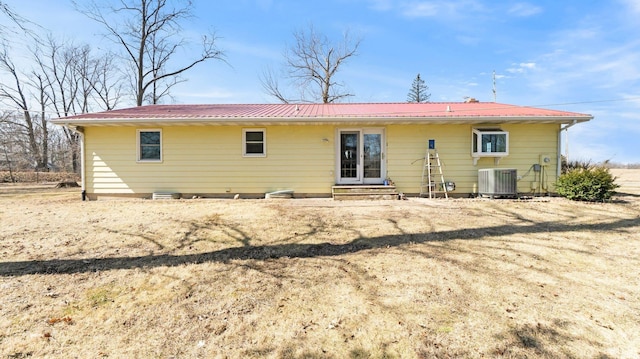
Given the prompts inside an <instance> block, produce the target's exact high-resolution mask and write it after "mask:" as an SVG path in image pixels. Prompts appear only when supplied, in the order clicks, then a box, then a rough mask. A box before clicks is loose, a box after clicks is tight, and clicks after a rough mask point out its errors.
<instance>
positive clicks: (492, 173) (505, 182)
mask: <svg viewBox="0 0 640 359" xmlns="http://www.w3.org/2000/svg"><path fill="white" fill-rule="evenodd" d="M478 194H479V195H481V196H489V197H491V198H493V197H496V196H500V197H507V196H509V197H517V196H518V174H517V170H516V169H515V168H486V169H480V170H478Z"/></svg>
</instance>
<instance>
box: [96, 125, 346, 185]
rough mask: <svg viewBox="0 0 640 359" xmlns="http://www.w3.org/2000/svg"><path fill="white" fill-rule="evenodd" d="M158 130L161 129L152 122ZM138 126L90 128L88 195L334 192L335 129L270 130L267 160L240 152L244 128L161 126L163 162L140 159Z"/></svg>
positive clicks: (292, 128) (274, 128) (267, 138)
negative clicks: (137, 157) (137, 139)
mask: <svg viewBox="0 0 640 359" xmlns="http://www.w3.org/2000/svg"><path fill="white" fill-rule="evenodd" d="M154 128H158V127H154ZM139 129H143V128H137V127H90V128H87V129H86V130H85V136H86V137H85V138H86V153H87V163H86V165H87V168H88V170H87V192H88V193H96V194H107V193H113V194H148V193H152V192H161V191H168V192H178V193H189V194H211V193H217V194H220V193H222V194H224V193H230V194H234V193H253V194H259V193H264V192H269V191H275V190H282V189H292V190H294V191H295V192H297V193H311V194H318V193H328V192H329V191H330V189H331V185H332V184H333V183H334V173H333V170H334V158H333V143H332V142H333V141H329V142H327V141H323V139H332V138H333V131H334V128H333V127H331V126H304V127H301V126H299V127H292V126H269V127H266V142H267V155H266V157H256V158H252V157H243V156H242V129H243V127H241V126H197V127H188V126H166V127H162V128H161V129H162V152H163V153H162V162H151V163H144V162H138V161H136V150H137V149H136V131H137V130H139Z"/></svg>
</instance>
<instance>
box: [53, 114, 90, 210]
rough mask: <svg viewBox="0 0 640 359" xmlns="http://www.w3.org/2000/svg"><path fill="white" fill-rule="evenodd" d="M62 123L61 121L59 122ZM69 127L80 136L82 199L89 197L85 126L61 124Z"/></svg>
mask: <svg viewBox="0 0 640 359" xmlns="http://www.w3.org/2000/svg"><path fill="white" fill-rule="evenodd" d="M58 124H60V123H58ZM60 125H62V126H64V127H66V128H68V129H69V131H71V132H73V133H76V134H78V135H79V136H80V183H81V187H82V200H83V201H85V200H86V199H87V188H86V179H85V168H86V166H85V156H84V128H82V126H74V125H70V124H68V123H64V124H60Z"/></svg>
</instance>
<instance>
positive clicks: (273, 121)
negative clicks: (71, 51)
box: [51, 115, 593, 126]
mask: <svg viewBox="0 0 640 359" xmlns="http://www.w3.org/2000/svg"><path fill="white" fill-rule="evenodd" d="M592 119H593V116H590V115H585V116H433V117H402V116H398V117H360V116H344V117H272V118H265V117H263V118H259V117H253V118H252V117H223V118H221V117H200V118H90V117H89V118H84V119H66V118H64V117H63V118H58V119H54V120H51V123H53V124H56V125H61V126H139V125H149V124H154V125H180V126H186V125H200V126H203V125H247V124H251V125H254V124H261V125H313V124H317V125H320V124H322V125H326V124H333V125H342V124H357V123H364V124H378V125H393V124H482V123H489V124H501V123H558V124H568V123H573V122H577V123H581V122H587V121H590V120H592Z"/></svg>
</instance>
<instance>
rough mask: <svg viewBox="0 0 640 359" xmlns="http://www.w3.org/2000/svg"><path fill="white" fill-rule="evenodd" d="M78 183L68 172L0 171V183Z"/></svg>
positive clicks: (74, 176) (73, 175)
mask: <svg viewBox="0 0 640 359" xmlns="http://www.w3.org/2000/svg"><path fill="white" fill-rule="evenodd" d="M69 181H75V182H78V181H80V176H79V175H78V174H76V173H68V172H9V171H0V183H42V182H69Z"/></svg>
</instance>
